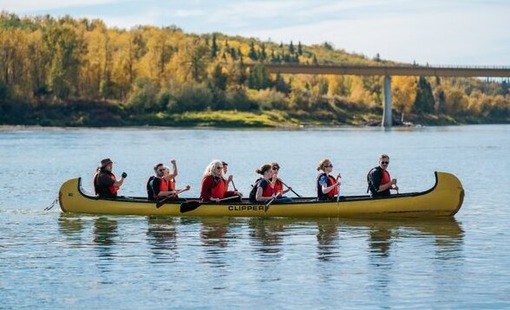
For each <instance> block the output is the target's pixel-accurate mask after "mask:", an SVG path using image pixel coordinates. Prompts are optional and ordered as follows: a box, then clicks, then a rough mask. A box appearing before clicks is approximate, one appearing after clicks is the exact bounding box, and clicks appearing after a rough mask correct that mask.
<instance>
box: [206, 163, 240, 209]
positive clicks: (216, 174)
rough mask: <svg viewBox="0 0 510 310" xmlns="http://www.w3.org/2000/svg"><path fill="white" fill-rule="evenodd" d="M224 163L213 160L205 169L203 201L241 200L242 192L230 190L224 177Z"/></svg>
mask: <svg viewBox="0 0 510 310" xmlns="http://www.w3.org/2000/svg"><path fill="white" fill-rule="evenodd" d="M223 169H224V168H223V163H222V161H220V160H213V161H212V162H211V163H210V164H209V165H208V166H207V167H206V168H205V171H204V175H203V177H202V188H201V190H200V198H201V200H202V202H209V201H214V202H220V201H223V200H234V201H235V200H240V199H241V197H242V194H241V193H240V192H238V191H236V190H234V191H229V190H227V187H226V182H225V179H224V177H223Z"/></svg>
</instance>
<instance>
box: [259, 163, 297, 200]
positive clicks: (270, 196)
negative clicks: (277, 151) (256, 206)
mask: <svg viewBox="0 0 510 310" xmlns="http://www.w3.org/2000/svg"><path fill="white" fill-rule="evenodd" d="M255 172H256V173H258V174H260V175H262V178H260V179H258V180H257V181H256V182H255V185H254V189H253V190H252V191H254V195H253V196H254V197H250V198H251V199H250V200H255V202H269V201H271V202H274V203H285V202H291V201H292V199H290V198H288V197H281V192H280V191H275V189H274V188H273V186H272V185H271V178H272V177H274V175H275V173H274V170H273V166H272V165H271V164H265V165H262V166H261V167H260V168H258V169H257V170H255ZM255 188H256V189H255ZM250 196H252V195H250Z"/></svg>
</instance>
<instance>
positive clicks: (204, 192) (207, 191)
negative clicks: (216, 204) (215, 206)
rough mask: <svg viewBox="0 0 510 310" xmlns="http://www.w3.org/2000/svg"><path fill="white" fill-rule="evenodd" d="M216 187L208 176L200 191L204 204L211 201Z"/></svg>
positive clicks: (204, 179) (203, 181) (203, 180)
mask: <svg viewBox="0 0 510 310" xmlns="http://www.w3.org/2000/svg"><path fill="white" fill-rule="evenodd" d="M213 187H214V179H213V177H211V176H206V177H204V178H203V179H202V187H201V189H200V197H201V198H202V201H203V202H208V201H211V200H212V199H211V194H212V188H213Z"/></svg>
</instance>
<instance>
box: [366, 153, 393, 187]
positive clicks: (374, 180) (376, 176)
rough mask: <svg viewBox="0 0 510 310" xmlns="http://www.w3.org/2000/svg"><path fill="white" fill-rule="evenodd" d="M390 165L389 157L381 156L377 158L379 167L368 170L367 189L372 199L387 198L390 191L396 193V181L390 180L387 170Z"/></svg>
mask: <svg viewBox="0 0 510 310" xmlns="http://www.w3.org/2000/svg"><path fill="white" fill-rule="evenodd" d="M389 164H390V157H389V156H388V155H386V154H382V155H381V156H380V157H379V166H377V167H374V168H372V169H370V171H369V172H368V174H367V183H368V189H367V192H369V191H370V194H371V196H372V197H388V196H390V195H391V192H390V190H395V191H397V192H398V186H397V179H392V178H391V176H390V173H389V172H388V170H387V168H388V165H389Z"/></svg>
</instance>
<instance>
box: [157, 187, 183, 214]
mask: <svg viewBox="0 0 510 310" xmlns="http://www.w3.org/2000/svg"><path fill="white" fill-rule="evenodd" d="M190 188H191V187H190V186H189V185H188V186H186V187H185V188H181V189H179V190H177V191H176V192H175V194H172V195H168V196H166V197H165V198H163V199H161V200H159V201H158V202H156V208H158V209H159V208H160V207H161V206H162V205H164V204H165V203H166V201H167V200H168V199H170V198H175V197H177V195H179V194H180V193H182V192H185V191H187V190H189V189H190Z"/></svg>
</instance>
